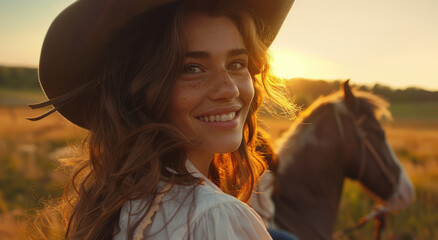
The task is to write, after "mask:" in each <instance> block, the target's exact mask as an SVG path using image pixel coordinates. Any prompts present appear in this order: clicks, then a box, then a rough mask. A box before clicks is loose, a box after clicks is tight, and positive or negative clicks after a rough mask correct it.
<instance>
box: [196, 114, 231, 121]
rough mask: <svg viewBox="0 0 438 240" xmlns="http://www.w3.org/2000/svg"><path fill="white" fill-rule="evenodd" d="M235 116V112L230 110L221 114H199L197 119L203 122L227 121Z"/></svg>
mask: <svg viewBox="0 0 438 240" xmlns="http://www.w3.org/2000/svg"><path fill="white" fill-rule="evenodd" d="M235 116H236V112H231V113H226V114H221V115H211V116H201V117H198V119H199V120H201V121H203V122H227V121H231V120H233V118H234V117H235Z"/></svg>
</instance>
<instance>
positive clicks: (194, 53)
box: [186, 51, 211, 58]
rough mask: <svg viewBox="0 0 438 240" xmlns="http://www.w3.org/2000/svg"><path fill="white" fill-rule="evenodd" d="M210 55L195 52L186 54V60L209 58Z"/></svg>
mask: <svg viewBox="0 0 438 240" xmlns="http://www.w3.org/2000/svg"><path fill="white" fill-rule="evenodd" d="M210 57H211V54H210V53H209V52H204V51H195V52H188V53H186V58H210Z"/></svg>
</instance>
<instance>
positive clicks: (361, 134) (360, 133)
mask: <svg viewBox="0 0 438 240" xmlns="http://www.w3.org/2000/svg"><path fill="white" fill-rule="evenodd" d="M336 104H341V103H340V102H339V103H335V104H333V109H334V113H335V119H336V125H337V127H338V131H339V135H340V139H341V142H342V143H345V142H346V140H345V130H344V126H343V124H342V120H341V116H340V114H341V112H340V111H341V110H340V109H338V108H339V106H337V105H336ZM347 115H348V116H349V117H350V118H351V119H352V120H353V122H354V125H355V132H356V136H357V137H358V139H359V142H360V149H361V158H360V168H359V174H358V177H357V180H359V181H360V180H361V179H362V178H363V175H364V172H365V166H366V159H365V153H366V151H368V152H370V153H371V155H372V156H373V158H374V159H375V160H376V161H377V164H378V165H379V167H380V169H381V170H382V172H383V174H384V176H385V178H386V179H387V180H389V181H390V182H391V183H392V184H395V183H396V182H395V181H394V178H392V177H391V175H390V173H389V170H388V168H387V167H386V165H385V163H384V160H383V159H382V158H381V157H380V156H379V154H378V153H377V151H376V149H375V148H374V147H373V145H372V144H371V143H370V141H369V140H368V138H367V133H366V132H365V130H363V128H362V124H363V123H364V122H365V119H366V116H365V115H362V116H360V117H359V118H357V119H356V118H355V116H354V115H353V114H351V113H349V112H348V113H347ZM388 212H389V209H388V208H386V207H384V206H382V205H378V206H377V207H376V208H375V209H373V210H372V211H371V212H370V213H369V214H367V215H366V216H364V217H362V218H360V219H359V220H358V222H357V223H356V225H354V226H352V227H349V228H346V229H344V230H342V231H338V232H336V233H335V234H334V235H333V237H334V238H340V237H342V236H343V235H345V234H346V233H349V232H352V231H354V230H357V229H359V228H361V227H363V226H364V225H365V224H366V223H367V222H368V221H369V220H371V219H373V218H374V219H375V220H376V231H375V238H374V239H376V240H379V239H380V236H381V231H382V230H383V227H384V220H385V214H386V213H388Z"/></svg>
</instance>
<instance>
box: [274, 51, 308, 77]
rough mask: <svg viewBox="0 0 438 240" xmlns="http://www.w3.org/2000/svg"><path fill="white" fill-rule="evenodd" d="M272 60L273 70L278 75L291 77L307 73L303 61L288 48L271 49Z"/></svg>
mask: <svg viewBox="0 0 438 240" xmlns="http://www.w3.org/2000/svg"><path fill="white" fill-rule="evenodd" d="M271 60H272V61H271V65H272V72H273V73H274V74H275V75H276V76H277V77H280V78H284V79H291V78H295V77H303V76H304V75H305V68H304V64H303V61H302V60H301V59H300V58H299V57H297V55H296V54H294V53H293V52H292V51H290V50H288V49H278V48H274V49H271Z"/></svg>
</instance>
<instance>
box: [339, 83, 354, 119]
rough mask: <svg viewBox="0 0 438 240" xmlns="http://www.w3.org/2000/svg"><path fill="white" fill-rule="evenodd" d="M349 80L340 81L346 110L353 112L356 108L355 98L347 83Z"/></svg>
mask: <svg viewBox="0 0 438 240" xmlns="http://www.w3.org/2000/svg"><path fill="white" fill-rule="evenodd" d="M349 81H350V79H348V80H346V81H345V82H343V83H342V89H343V92H344V99H345V105H347V108H348V110H350V111H351V112H353V113H355V112H356V108H357V107H356V98H355V97H354V95H353V92H352V91H351V88H350V85H348V82H349Z"/></svg>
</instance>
